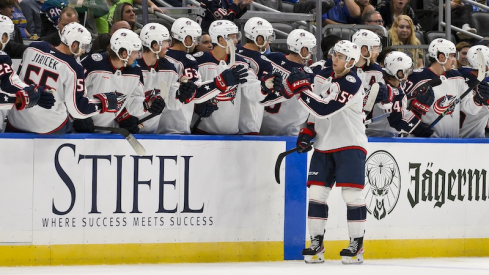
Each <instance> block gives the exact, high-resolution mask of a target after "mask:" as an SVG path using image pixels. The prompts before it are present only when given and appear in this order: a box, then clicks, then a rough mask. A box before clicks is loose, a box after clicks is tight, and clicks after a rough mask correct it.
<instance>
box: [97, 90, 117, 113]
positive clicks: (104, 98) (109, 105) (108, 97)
mask: <svg viewBox="0 0 489 275" xmlns="http://www.w3.org/2000/svg"><path fill="white" fill-rule="evenodd" d="M93 97H94V98H97V99H99V100H100V105H99V107H100V113H101V114H103V113H106V112H107V113H117V111H118V110H119V106H118V104H117V95H116V93H105V94H96V95H93Z"/></svg>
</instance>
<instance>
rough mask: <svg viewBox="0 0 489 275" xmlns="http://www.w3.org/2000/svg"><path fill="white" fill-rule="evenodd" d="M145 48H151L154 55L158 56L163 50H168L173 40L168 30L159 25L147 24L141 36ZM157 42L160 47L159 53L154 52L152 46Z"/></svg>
mask: <svg viewBox="0 0 489 275" xmlns="http://www.w3.org/2000/svg"><path fill="white" fill-rule="evenodd" d="M139 38H141V42H142V44H143V46H145V47H147V48H149V49H150V50H151V51H152V52H153V53H155V54H158V53H159V52H160V51H161V48H168V46H169V44H170V41H171V38H170V33H169V32H168V29H167V28H166V27H165V26H163V25H161V24H158V23H148V24H146V25H145V26H144V27H143V29H142V30H141V33H140V34H139ZM153 42H156V43H157V44H158V46H160V48H159V50H158V51H156V52H155V51H153V49H152V48H151V44H152V43H153Z"/></svg>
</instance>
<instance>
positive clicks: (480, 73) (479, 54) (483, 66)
mask: <svg viewBox="0 0 489 275" xmlns="http://www.w3.org/2000/svg"><path fill="white" fill-rule="evenodd" d="M476 53H477V61H478V62H479V67H478V68H477V71H478V74H477V80H478V81H479V82H481V81H482V80H484V78H485V77H486V62H485V60H484V55H483V54H482V52H481V51H476Z"/></svg>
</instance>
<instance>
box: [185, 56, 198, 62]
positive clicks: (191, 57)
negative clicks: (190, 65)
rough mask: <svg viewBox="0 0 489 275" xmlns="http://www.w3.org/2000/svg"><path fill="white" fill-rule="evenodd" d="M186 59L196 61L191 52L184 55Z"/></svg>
mask: <svg viewBox="0 0 489 275" xmlns="http://www.w3.org/2000/svg"><path fill="white" fill-rule="evenodd" d="M185 56H186V57H187V58H188V59H190V60H192V61H196V60H195V58H194V57H193V56H192V55H191V54H187V55H185Z"/></svg>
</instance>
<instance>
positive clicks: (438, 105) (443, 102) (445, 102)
mask: <svg viewBox="0 0 489 275" xmlns="http://www.w3.org/2000/svg"><path fill="white" fill-rule="evenodd" d="M454 99H455V97H454V96H451V95H447V96H444V97H441V98H440V99H438V100H437V101H435V103H434V104H433V110H434V111H435V113H436V114H437V115H441V114H443V112H445V110H446V109H449V108H450V110H449V111H448V113H446V114H447V115H450V114H452V113H453V110H454V109H455V104H452V105H450V104H451V103H452V101H453V100H454Z"/></svg>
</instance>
